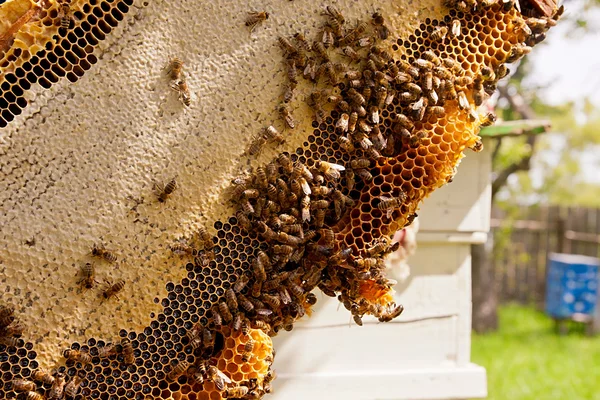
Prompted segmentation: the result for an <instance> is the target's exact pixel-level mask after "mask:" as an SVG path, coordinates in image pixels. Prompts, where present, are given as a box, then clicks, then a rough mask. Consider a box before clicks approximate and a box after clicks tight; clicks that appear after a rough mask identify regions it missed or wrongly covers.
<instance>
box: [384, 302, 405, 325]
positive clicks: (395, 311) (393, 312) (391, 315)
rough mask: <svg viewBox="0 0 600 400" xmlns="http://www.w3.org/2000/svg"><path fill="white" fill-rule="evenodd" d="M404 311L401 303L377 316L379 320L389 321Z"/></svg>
mask: <svg viewBox="0 0 600 400" xmlns="http://www.w3.org/2000/svg"><path fill="white" fill-rule="evenodd" d="M402 311H404V306H403V305H402V304H400V305H398V306H396V307H394V308H393V309H392V310H390V311H388V312H385V313H384V314H383V315H382V316H380V317H379V321H380V322H390V321H391V320H393V319H394V318H396V317H398V316H399V315H400V314H402Z"/></svg>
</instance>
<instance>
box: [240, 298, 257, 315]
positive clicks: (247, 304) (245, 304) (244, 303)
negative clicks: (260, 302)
mask: <svg viewBox="0 0 600 400" xmlns="http://www.w3.org/2000/svg"><path fill="white" fill-rule="evenodd" d="M238 303H239V304H240V307H242V308H243V309H244V310H245V311H246V312H252V311H253V310H254V304H252V302H251V301H250V300H248V298H247V297H246V296H244V295H243V294H238Z"/></svg>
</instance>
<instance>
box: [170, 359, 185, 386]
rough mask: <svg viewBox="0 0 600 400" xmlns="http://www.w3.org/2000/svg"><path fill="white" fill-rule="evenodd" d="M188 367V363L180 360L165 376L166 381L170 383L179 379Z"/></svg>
mask: <svg viewBox="0 0 600 400" xmlns="http://www.w3.org/2000/svg"><path fill="white" fill-rule="evenodd" d="M189 367H190V363H189V362H188V361H186V360H182V361H179V364H177V365H176V366H175V367H174V368H173V369H172V370H171V371H170V372H169V373H168V374H167V380H168V381H170V382H173V381H175V380H176V379H177V378H179V377H180V376H181V375H183V373H184V372H185V371H187V369H188V368H189Z"/></svg>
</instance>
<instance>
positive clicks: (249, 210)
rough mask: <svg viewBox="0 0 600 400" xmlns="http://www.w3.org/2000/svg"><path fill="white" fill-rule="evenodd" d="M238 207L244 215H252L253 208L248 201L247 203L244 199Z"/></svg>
mask: <svg viewBox="0 0 600 400" xmlns="http://www.w3.org/2000/svg"><path fill="white" fill-rule="evenodd" d="M240 205H241V207H242V210H243V211H244V213H245V214H246V215H251V214H254V212H255V211H254V207H253V206H252V204H251V203H250V201H248V199H244V200H242V201H241V202H240Z"/></svg>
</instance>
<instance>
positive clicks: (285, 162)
mask: <svg viewBox="0 0 600 400" xmlns="http://www.w3.org/2000/svg"><path fill="white" fill-rule="evenodd" d="M277 162H278V163H279V165H281V167H282V168H283V171H284V172H285V173H286V174H291V173H293V172H294V164H293V163H292V160H290V158H289V156H288V155H287V154H285V153H281V154H280V155H279V156H278V157H277Z"/></svg>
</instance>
